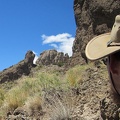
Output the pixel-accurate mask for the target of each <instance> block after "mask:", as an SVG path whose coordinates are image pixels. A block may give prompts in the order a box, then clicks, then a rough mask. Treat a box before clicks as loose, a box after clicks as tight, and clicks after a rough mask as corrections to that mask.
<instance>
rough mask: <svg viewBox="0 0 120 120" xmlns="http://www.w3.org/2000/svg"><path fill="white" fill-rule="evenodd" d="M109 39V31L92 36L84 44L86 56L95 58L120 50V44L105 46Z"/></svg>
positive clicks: (91, 58)
mask: <svg viewBox="0 0 120 120" xmlns="http://www.w3.org/2000/svg"><path fill="white" fill-rule="evenodd" d="M109 41H110V33H106V34H102V35H99V36H97V37H95V38H93V39H92V40H91V41H90V42H89V43H88V44H87V46H86V50H85V53H86V56H87V58H88V59H90V60H97V59H100V58H103V57H106V56H108V55H109V54H112V53H114V52H116V51H118V50H120V46H107V43H108V42H109Z"/></svg>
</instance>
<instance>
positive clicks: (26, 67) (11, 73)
mask: <svg viewBox="0 0 120 120" xmlns="http://www.w3.org/2000/svg"><path fill="white" fill-rule="evenodd" d="M34 57H35V54H34V53H33V52H32V51H28V52H27V53H26V55H25V59H24V60H22V61H20V62H19V63H18V64H16V65H13V66H11V67H9V68H7V69H4V70H3V71H2V72H0V83H4V82H6V81H12V80H16V79H18V78H20V77H21V76H22V75H29V73H30V71H31V68H32V67H34V66H35V65H34V64H33V60H34Z"/></svg>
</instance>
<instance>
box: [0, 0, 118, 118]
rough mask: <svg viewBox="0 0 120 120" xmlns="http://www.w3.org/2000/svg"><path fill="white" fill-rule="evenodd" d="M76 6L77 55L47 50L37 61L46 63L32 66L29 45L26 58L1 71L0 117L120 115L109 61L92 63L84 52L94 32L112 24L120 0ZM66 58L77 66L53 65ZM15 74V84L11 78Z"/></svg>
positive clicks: (87, 0) (90, 0)
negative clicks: (113, 89) (112, 85)
mask: <svg viewBox="0 0 120 120" xmlns="http://www.w3.org/2000/svg"><path fill="white" fill-rule="evenodd" d="M73 7H74V13H75V21H76V26H77V28H76V37H75V41H74V44H73V55H72V57H71V58H69V56H68V55H67V54H65V55H64V54H63V53H59V52H57V51H55V50H49V51H44V52H43V53H41V55H40V57H39V59H38V61H37V64H38V65H41V64H42V65H43V66H37V67H36V68H32V67H33V66H34V65H33V59H34V54H33V53H32V52H31V51H29V52H28V53H27V54H26V56H25V60H23V61H21V62H20V63H19V64H17V65H15V66H12V67H10V68H8V69H6V70H4V71H3V72H1V73H0V79H1V84H0V88H1V89H0V119H3V118H5V119H6V120H15V119H16V120H119V119H120V104H119V100H120V98H119V97H118V96H117V95H116V94H114V93H112V92H111V87H110V83H109V80H108V74H107V69H106V66H105V65H104V64H103V62H102V61H96V62H94V63H89V61H88V60H87V58H86V56H85V53H84V50H85V46H86V44H87V43H88V41H89V40H90V39H91V38H93V37H94V36H97V35H99V34H102V33H106V32H109V31H110V30H111V27H112V25H113V23H114V18H115V16H116V15H117V14H120V1H119V0H74V5H73ZM61 63H65V64H66V63H67V64H66V65H69V66H71V67H72V68H70V69H69V70H67V71H65V68H66V66H62V67H59V66H56V65H51V64H57V65H60V66H61ZM86 63H88V64H86ZM46 65H47V66H46ZM75 65H77V66H75ZM73 66H74V67H73ZM31 70H32V71H31ZM10 71H11V72H10ZM16 71H17V72H16ZM22 75H29V76H28V77H25V76H23V77H22V78H20V77H21V76H22ZM24 77H25V78H24ZM18 78H20V79H18ZM15 79H17V80H18V81H17V82H16V81H13V83H12V85H11V83H10V82H8V81H10V80H15ZM6 81H7V82H6ZM4 82H5V84H4ZM14 82H15V83H14ZM13 84H14V85H13ZM8 86H9V88H7V89H6V87H8ZM10 86H11V87H10ZM4 90H5V91H7V92H5V93H4ZM13 93H14V94H13ZM23 98H24V99H23ZM8 108H9V109H8ZM4 111H7V112H6V113H5V112H4ZM3 115H6V116H4V117H3Z"/></svg>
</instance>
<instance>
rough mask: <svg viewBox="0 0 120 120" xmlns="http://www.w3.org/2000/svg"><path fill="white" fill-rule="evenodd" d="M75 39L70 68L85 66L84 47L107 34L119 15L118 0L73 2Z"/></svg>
mask: <svg viewBox="0 0 120 120" xmlns="http://www.w3.org/2000/svg"><path fill="white" fill-rule="evenodd" d="M74 14H75V21H76V26H77V29H76V37H75V40H74V44H73V48H72V50H73V55H72V59H71V61H70V64H71V66H74V65H76V64H85V63H86V62H87V59H86V56H85V52H84V50H85V46H86V44H87V43H88V41H89V40H90V39H91V38H93V37H94V36H97V35H99V34H102V33H106V32H109V31H110V30H111V27H112V25H113V23H114V19H115V16H116V15H118V14H120V1H119V0H74Z"/></svg>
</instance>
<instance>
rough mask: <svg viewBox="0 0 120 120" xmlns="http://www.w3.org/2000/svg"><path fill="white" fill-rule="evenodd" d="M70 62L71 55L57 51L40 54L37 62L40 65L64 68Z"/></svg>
mask: <svg viewBox="0 0 120 120" xmlns="http://www.w3.org/2000/svg"><path fill="white" fill-rule="evenodd" d="M68 60H69V55H68V54H65V55H64V53H63V52H57V51H56V50H46V51H44V52H42V53H41V54H40V57H39V58H38V60H37V61H36V64H39V65H50V64H53V65H58V66H62V65H64V64H65V63H66V62H67V61H68Z"/></svg>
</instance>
